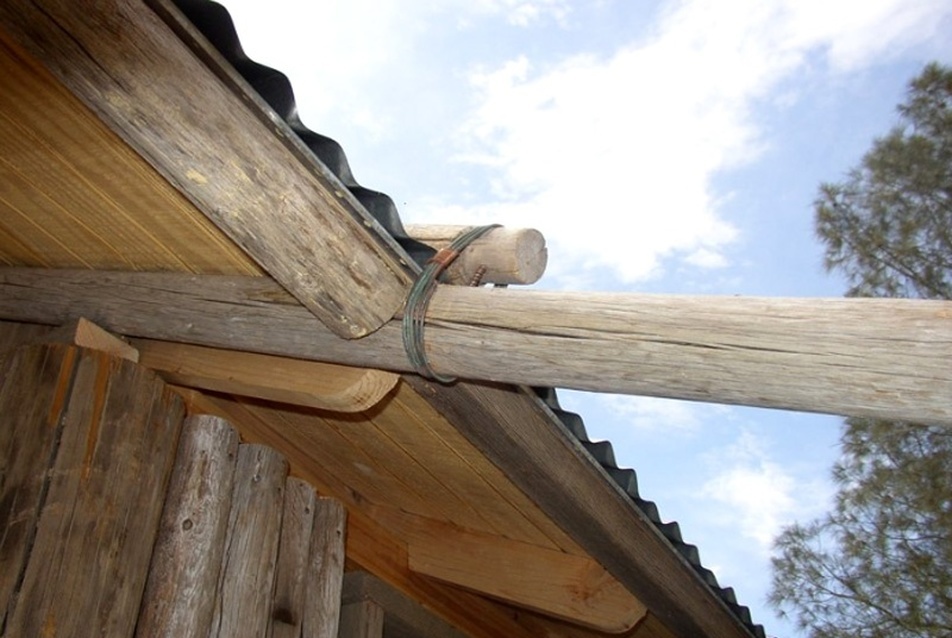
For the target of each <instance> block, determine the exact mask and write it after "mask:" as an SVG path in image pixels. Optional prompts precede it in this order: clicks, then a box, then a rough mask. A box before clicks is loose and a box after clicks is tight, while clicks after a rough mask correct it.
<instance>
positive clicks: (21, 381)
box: [0, 347, 77, 627]
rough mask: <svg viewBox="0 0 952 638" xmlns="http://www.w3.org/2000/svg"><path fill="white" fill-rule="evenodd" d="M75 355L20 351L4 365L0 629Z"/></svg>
mask: <svg viewBox="0 0 952 638" xmlns="http://www.w3.org/2000/svg"><path fill="white" fill-rule="evenodd" d="M56 354H61V355H62V356H55V355H56ZM76 354H77V352H76V351H75V350H64V351H63V352H62V353H54V352H51V351H50V350H48V349H46V348H39V347H31V348H19V349H17V350H14V351H13V352H7V353H4V355H3V359H2V362H0V379H2V382H0V415H3V418H2V421H0V477H2V478H0V520H2V521H4V524H3V534H0V627H3V626H5V625H6V617H7V613H8V612H9V610H10V609H11V608H12V607H13V603H14V602H15V601H14V600H13V598H14V595H15V593H16V592H17V588H18V586H19V581H20V579H21V578H22V576H23V572H24V570H25V569H26V565H27V559H28V558H29V557H30V547H31V546H32V544H33V538H34V537H35V535H36V523H37V519H38V518H39V516H40V513H41V511H42V509H43V505H44V499H45V490H46V489H47V488H48V484H47V480H48V478H47V471H48V470H49V465H50V462H51V459H52V458H53V456H54V454H55V451H56V446H57V445H58V444H59V439H60V436H61V433H62V423H61V422H60V417H61V416H62V411H63V407H64V406H63V404H64V403H65V401H66V395H67V388H68V383H69V379H70V378H71V376H72V374H73V369H74V366H75V359H76Z"/></svg>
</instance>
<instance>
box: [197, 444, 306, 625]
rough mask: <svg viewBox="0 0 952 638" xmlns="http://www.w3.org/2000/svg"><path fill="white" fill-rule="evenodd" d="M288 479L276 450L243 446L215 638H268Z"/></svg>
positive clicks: (234, 493) (225, 555)
mask: <svg viewBox="0 0 952 638" xmlns="http://www.w3.org/2000/svg"><path fill="white" fill-rule="evenodd" d="M287 473H288V464H287V461H286V460H285V458H284V456H283V455H282V454H281V453H279V452H277V451H276V450H274V449H272V448H269V447H266V446H263V445H250V444H245V445H241V446H239V448H238V462H237V465H236V467H235V486H234V490H233V492H232V502H231V512H230V515H229V519H228V533H227V537H226V539H225V549H224V556H223V558H222V569H221V573H220V575H219V580H218V604H217V605H216V607H215V615H214V617H213V619H212V628H211V632H210V633H209V635H210V636H212V637H213V638H225V637H226V636H227V637H229V638H232V637H236V638H240V637H242V636H247V637H248V638H252V637H257V636H267V635H268V631H269V627H270V625H271V604H272V597H271V594H272V591H273V587H274V571H275V563H276V560H277V556H278V541H279V538H280V535H281V513H282V508H283V502H284V482H285V478H286V477H287Z"/></svg>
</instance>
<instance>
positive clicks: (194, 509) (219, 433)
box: [136, 415, 238, 638]
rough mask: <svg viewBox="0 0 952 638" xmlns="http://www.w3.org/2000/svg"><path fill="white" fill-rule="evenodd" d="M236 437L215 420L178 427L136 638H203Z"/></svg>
mask: <svg viewBox="0 0 952 638" xmlns="http://www.w3.org/2000/svg"><path fill="white" fill-rule="evenodd" d="M237 455H238V433H237V432H236V431H235V429H234V428H233V427H231V426H230V425H229V424H228V423H227V422H225V421H224V420H222V419H219V418H217V417H213V416H207V415H199V416H191V417H189V418H188V419H186V421H185V425H184V427H183V431H182V436H181V440H180V442H179V449H178V453H177V455H176V461H175V467H174V469H173V471H172V478H171V480H170V482H169V489H168V492H167V495H166V499H165V506H164V509H163V512H162V523H161V527H160V530H159V536H158V539H157V540H156V546H155V550H154V551H153V555H152V564H151V567H150V569H149V580H148V583H147V585H146V590H145V595H144V596H143V600H142V607H141V611H140V614H139V621H138V623H137V627H136V636H137V637H139V638H146V637H150V638H151V637H156V636H189V635H194V636H207V635H208V632H209V630H210V628H211V625H212V618H213V616H214V613H215V604H216V602H217V601H218V578H219V574H220V573H221V570H222V556H223V549H224V547H225V535H226V532H227V529H228V519H229V514H230V510H231V502H232V490H233V485H234V480H235V463H236V460H237Z"/></svg>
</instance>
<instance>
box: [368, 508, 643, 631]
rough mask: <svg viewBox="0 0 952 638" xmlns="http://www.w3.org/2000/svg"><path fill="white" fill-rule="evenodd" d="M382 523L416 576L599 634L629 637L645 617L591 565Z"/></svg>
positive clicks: (407, 524) (432, 527)
mask: <svg viewBox="0 0 952 638" xmlns="http://www.w3.org/2000/svg"><path fill="white" fill-rule="evenodd" d="M383 511H384V508H380V509H378V513H382V512H383ZM383 519H384V520H386V521H387V524H388V525H391V526H394V527H395V528H397V529H399V530H400V532H401V535H402V536H404V537H405V538H407V553H408V560H409V566H410V570H411V571H414V572H416V573H418V574H422V575H424V576H429V577H431V578H436V579H438V580H441V581H444V582H447V583H451V584H453V585H457V586H459V587H463V588H465V589H468V590H470V591H474V592H477V593H480V594H483V595H485V596H489V597H490V598H495V599H498V600H502V601H504V602H507V603H510V604H513V605H515V606H517V607H525V608H527V609H531V610H534V611H538V612H540V613H542V614H545V615H548V616H554V617H556V618H559V619H562V620H566V621H568V622H571V623H575V624H579V625H582V626H584V627H588V628H590V629H595V630H598V631H602V632H606V633H613V634H614V633H622V632H625V631H628V630H630V629H631V628H632V627H634V626H635V624H636V623H638V622H639V621H640V620H641V619H642V618H643V617H644V615H645V613H646V612H647V609H646V608H645V606H644V605H643V604H642V603H641V602H640V601H639V600H638V599H637V598H635V597H634V596H632V595H631V594H630V593H629V592H628V590H627V589H625V588H624V586H622V585H621V584H620V583H619V582H618V581H617V580H615V579H614V578H613V577H612V576H611V575H609V574H608V572H606V571H605V569H604V568H603V567H602V566H601V565H599V564H598V563H596V562H595V561H593V560H591V559H590V558H587V557H581V556H573V555H571V554H566V553H565V552H560V551H557V550H553V549H547V548H543V547H539V546H537V545H532V544H529V543H523V542H518V541H513V540H509V539H506V538H503V537H502V536H498V535H494V534H487V533H483V532H476V531H472V530H464V529H462V528H459V527H456V526H454V525H450V524H447V523H443V522H441V521H437V520H434V519H429V518H425V517H422V516H414V515H410V514H401V515H397V516H393V515H390V516H387V515H384V516H383Z"/></svg>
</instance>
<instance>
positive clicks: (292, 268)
mask: <svg viewBox="0 0 952 638" xmlns="http://www.w3.org/2000/svg"><path fill="white" fill-rule="evenodd" d="M155 4H156V5H157V6H158V7H160V8H163V10H164V11H163V13H164V14H165V15H166V16H175V15H176V14H177V12H176V11H175V9H174V7H172V6H171V4H170V3H163V2H157V3H155ZM0 20H2V25H3V26H2V30H3V31H5V32H6V33H7V34H8V36H9V37H10V38H12V39H13V40H14V41H15V42H16V43H17V44H18V45H19V46H21V47H24V48H25V49H27V50H28V51H30V53H31V54H32V55H34V56H35V57H36V58H38V59H39V60H40V61H41V62H42V63H43V64H45V65H46V67H47V68H48V69H49V70H50V71H52V73H53V74H54V75H55V76H56V77H57V78H58V79H59V80H60V81H61V82H62V83H63V84H64V85H66V86H67V87H68V88H69V89H70V90H71V91H72V92H73V93H74V94H76V95H77V96H78V97H79V98H80V99H81V100H83V101H84V102H85V103H86V104H87V105H88V106H89V107H90V108H92V109H93V110H94V111H95V112H96V113H97V114H98V115H99V116H100V117H101V118H102V119H103V121H105V122H106V123H107V124H108V125H109V126H110V128H112V129H113V130H114V131H115V132H117V133H118V134H119V135H120V136H121V137H122V138H123V139H125V140H126V141H127V142H128V143H129V144H130V145H131V146H132V147H133V148H134V149H136V150H137V151H138V152H139V153H140V154H141V155H142V156H143V157H145V158H146V159H147V160H148V161H149V162H150V163H151V164H152V165H153V166H154V167H155V168H156V169H158V171H159V172H160V173H161V174H163V175H164V176H165V177H166V178H167V179H168V180H169V181H170V182H172V183H173V184H174V185H175V186H176V187H177V188H179V189H180V190H181V191H182V192H183V193H184V194H185V195H186V196H187V197H188V198H189V199H190V200H191V201H192V202H193V203H194V204H195V205H196V206H198V208H199V209H200V210H201V211H202V212H203V213H204V214H205V215H207V216H208V218H209V219H210V220H211V221H212V222H213V223H214V224H215V225H216V226H218V227H219V228H220V229H221V230H223V231H224V232H225V234H226V235H228V237H230V238H231V239H232V240H233V241H234V242H235V243H237V244H238V245H239V246H240V247H241V248H242V249H243V250H244V251H245V252H247V253H248V254H249V255H250V256H252V257H253V258H254V259H255V261H256V262H257V263H258V264H260V265H261V266H262V267H263V268H264V269H265V270H266V271H267V272H268V273H269V274H270V275H271V276H272V277H274V278H275V279H276V280H277V281H279V282H280V283H281V285H282V286H284V287H285V288H286V289H287V290H289V291H290V292H291V293H292V294H293V295H294V296H295V297H296V298H297V299H298V300H299V301H300V302H301V303H302V304H303V305H304V306H305V307H307V308H308V309H309V310H310V311H311V312H312V313H314V314H315V315H316V316H317V317H318V318H319V319H320V320H321V321H322V322H323V323H324V324H325V325H326V326H327V327H328V329H329V330H331V331H332V332H333V333H335V334H337V335H338V336H343V337H348V338H353V337H360V336H363V335H365V334H367V333H370V332H372V331H374V330H376V329H377V328H378V327H380V325H382V324H383V323H385V322H386V321H387V320H389V319H390V318H391V317H392V316H393V315H394V313H395V312H396V311H397V310H398V309H399V308H400V306H401V304H402V303H403V300H404V298H405V296H406V291H407V288H408V286H409V283H410V280H411V277H410V274H409V272H408V268H409V267H408V265H407V264H406V263H401V260H400V257H399V256H397V255H398V249H396V248H395V247H394V245H393V244H392V242H391V243H388V242H387V240H386V239H385V238H384V237H383V235H382V234H380V233H374V232H372V231H371V230H370V229H371V228H373V227H374V226H375V225H376V222H375V221H374V220H373V219H372V218H370V217H369V216H368V215H367V214H366V212H364V211H363V209H362V208H361V207H360V206H359V205H358V204H356V202H355V200H353V198H352V197H351V196H350V194H349V192H348V191H347V189H346V188H344V187H343V186H342V185H341V184H340V183H339V182H338V181H337V180H336V178H334V176H333V175H332V174H330V172H329V171H328V170H327V169H326V168H324V167H323V166H322V165H321V164H320V162H318V161H316V160H315V159H313V157H312V156H311V155H310V154H309V153H308V152H307V151H306V149H303V148H302V146H301V144H300V142H299V141H298V140H297V138H296V136H295V135H294V134H293V132H291V131H290V129H289V128H288V127H287V125H286V124H285V123H284V122H283V121H280V120H279V119H278V118H272V117H270V115H269V113H270V110H269V109H268V108H267V106H266V105H264V104H263V103H262V102H261V100H260V98H257V97H256V95H255V94H254V93H253V91H251V90H250V89H247V88H246V85H245V84H244V83H243V82H242V81H241V80H240V78H238V76H237V75H236V74H235V72H234V71H233V70H232V69H230V68H229V67H227V64H226V63H224V62H221V64H220V65H219V66H218V68H217V69H215V70H213V69H212V68H210V67H209V65H210V64H215V60H216V59H219V58H217V57H216V54H215V53H214V52H213V51H211V50H209V51H207V52H206V55H203V56H202V57H201V58H200V57H199V56H198V55H196V54H195V53H194V52H193V51H192V50H191V49H190V48H189V47H188V46H186V44H185V43H183V41H182V40H181V39H180V37H179V35H177V34H176V33H175V32H174V31H173V30H172V29H171V28H170V27H169V26H168V25H167V24H166V23H165V22H163V20H162V19H160V18H159V16H158V15H157V14H156V13H155V12H153V10H152V9H150V8H148V7H147V6H146V5H145V4H143V3H141V2H124V1H122V0H104V1H102V2H73V1H68V0H43V1H41V2H27V1H25V0H24V1H21V0H12V1H10V2H4V3H3V4H2V5H0ZM182 25H183V26H182V27H181V28H182V29H188V28H190V27H189V26H188V25H187V22H185V21H184V19H183V21H182ZM195 43H199V44H200V43H201V40H200V37H198V36H196V38H195V39H194V40H193V45H194V44H195ZM215 71H217V74H216V72H215ZM223 77H224V78H225V80H223V79H222V78H223ZM226 80H227V81H226ZM225 158H227V159H225ZM308 160H310V161H308Z"/></svg>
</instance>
